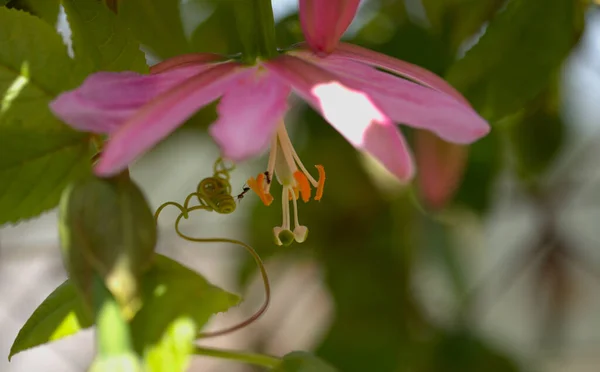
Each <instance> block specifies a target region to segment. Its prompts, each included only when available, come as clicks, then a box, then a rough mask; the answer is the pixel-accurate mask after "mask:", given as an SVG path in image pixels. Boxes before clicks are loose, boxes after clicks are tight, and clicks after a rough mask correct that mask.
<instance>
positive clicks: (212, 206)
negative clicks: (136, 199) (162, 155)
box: [154, 158, 271, 338]
mask: <svg viewBox="0 0 600 372" xmlns="http://www.w3.org/2000/svg"><path fill="white" fill-rule="evenodd" d="M233 169H234V167H233V166H229V167H227V165H226V164H225V162H224V161H223V160H222V159H221V158H219V159H217V161H216V162H215V164H214V166H213V176H212V177H208V178H205V179H203V180H202V181H200V183H198V187H197V188H196V191H195V192H192V193H190V194H189V195H188V196H187V197H186V198H185V202H184V203H183V205H181V204H179V203H177V202H173V201H168V202H166V203H164V204H162V205H161V206H160V207H158V209H157V210H156V212H155V213H154V219H155V221H156V222H158V217H159V216H160V213H161V212H162V211H163V209H165V208H166V207H167V206H169V205H172V206H174V207H177V208H178V209H179V210H180V212H181V213H179V216H177V218H176V219H175V232H176V233H177V235H179V236H180V237H181V238H182V239H185V240H187V241H190V242H197V243H231V244H237V245H239V246H241V247H243V248H244V249H245V250H246V251H248V253H250V255H251V256H252V258H254V261H255V262H256V264H257V266H258V269H259V270H260V274H261V277H262V280H263V285H264V289H265V300H264V302H263V304H262V306H261V307H260V308H259V309H258V310H257V311H256V312H255V313H254V314H253V315H252V316H250V317H249V318H248V319H246V320H244V321H243V322H241V323H238V324H235V325H233V326H231V327H228V328H224V329H221V330H218V331H214V332H204V333H202V332H200V333H198V334H197V336H196V337H197V338H207V337H216V336H222V335H225V334H228V333H231V332H234V331H237V330H239V329H242V328H244V327H246V326H248V325H250V324H251V323H253V322H254V321H256V320H257V319H258V318H260V317H261V316H262V315H263V314H264V313H265V311H266V310H267V308H268V307H269V303H270V302H271V285H270V284H269V277H268V275H267V270H266V269H265V266H264V264H263V262H262V260H261V259H260V256H259V255H258V253H256V251H255V250H254V249H253V248H252V247H251V246H249V245H248V244H246V243H244V242H241V241H239V240H235V239H228V238H194V237H191V236H188V235H186V234H184V233H182V232H181V230H180V229H179V223H180V222H181V219H182V218H185V219H188V218H189V215H190V212H192V211H196V210H204V211H208V212H212V211H215V212H217V213H221V214H229V213H232V212H233V211H234V210H235V208H236V206H237V205H236V203H235V200H234V198H233V196H231V185H230V184H229V178H230V177H229V172H231V171H232V170H233ZM194 197H195V198H196V199H197V200H198V203H199V204H198V205H194V206H190V203H191V202H192V200H193V199H194Z"/></svg>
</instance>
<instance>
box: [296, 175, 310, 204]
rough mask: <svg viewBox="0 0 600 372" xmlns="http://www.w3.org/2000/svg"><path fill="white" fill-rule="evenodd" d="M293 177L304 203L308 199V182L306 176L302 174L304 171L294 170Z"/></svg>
mask: <svg viewBox="0 0 600 372" xmlns="http://www.w3.org/2000/svg"><path fill="white" fill-rule="evenodd" d="M294 179H295V180H296V183H297V184H298V185H297V187H298V189H299V190H300V195H301V196H302V200H303V201H304V202H305V203H306V202H308V201H309V200H310V183H308V178H306V176H305V175H304V173H302V172H300V171H295V172H294Z"/></svg>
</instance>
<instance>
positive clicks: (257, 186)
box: [246, 173, 273, 206]
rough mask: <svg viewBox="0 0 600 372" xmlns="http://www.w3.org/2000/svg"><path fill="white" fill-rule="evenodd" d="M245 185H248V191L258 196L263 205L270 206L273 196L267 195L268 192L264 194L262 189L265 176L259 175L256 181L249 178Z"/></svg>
mask: <svg viewBox="0 0 600 372" xmlns="http://www.w3.org/2000/svg"><path fill="white" fill-rule="evenodd" d="M246 183H247V184H248V187H249V188H250V190H252V191H254V192H255V193H256V195H258V197H259V198H260V200H261V201H262V202H263V204H264V205H266V206H269V205H271V203H272V202H273V196H272V195H271V194H269V193H268V192H265V188H264V183H265V175H264V174H262V173H260V174H259V175H258V176H256V179H254V177H250V178H248V181H246Z"/></svg>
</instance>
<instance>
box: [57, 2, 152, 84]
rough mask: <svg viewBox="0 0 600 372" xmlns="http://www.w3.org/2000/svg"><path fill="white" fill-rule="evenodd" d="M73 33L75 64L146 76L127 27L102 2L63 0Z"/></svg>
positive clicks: (138, 50) (145, 70)
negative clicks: (128, 71)
mask: <svg viewBox="0 0 600 372" xmlns="http://www.w3.org/2000/svg"><path fill="white" fill-rule="evenodd" d="M62 3H63V6H64V7H65V11H66V13H67V17H68V20H69V25H70V26H71V31H72V33H73V51H74V52H75V60H76V61H77V62H79V63H83V64H87V65H89V67H90V70H89V71H90V72H91V71H99V70H102V71H122V70H131V71H137V72H142V73H143V72H147V70H148V67H147V65H146V59H145V57H144V53H142V51H141V50H140V46H139V43H138V42H137V40H136V39H134V37H133V36H132V35H131V33H130V31H129V29H128V27H127V25H126V24H125V23H124V22H123V20H122V19H120V18H118V17H117V16H116V15H115V14H114V13H113V12H112V11H110V10H109V9H108V8H107V7H106V6H105V5H104V4H103V3H102V2H98V1H96V0H63V1H62Z"/></svg>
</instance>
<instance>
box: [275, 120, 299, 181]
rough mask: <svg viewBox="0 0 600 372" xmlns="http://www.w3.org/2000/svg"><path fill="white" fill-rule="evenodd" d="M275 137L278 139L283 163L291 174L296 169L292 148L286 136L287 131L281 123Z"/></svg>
mask: <svg viewBox="0 0 600 372" xmlns="http://www.w3.org/2000/svg"><path fill="white" fill-rule="evenodd" d="M277 137H278V139H279V146H280V148H281V152H282V153H283V157H284V159H285V162H286V163H287V166H288V169H289V170H290V171H291V172H295V171H296V170H297V169H298V167H297V166H296V162H295V161H294V154H293V152H294V147H293V146H292V142H291V141H290V137H289V136H288V134H287V130H286V129H285V125H284V124H283V123H281V125H280V126H279V128H278V129H277Z"/></svg>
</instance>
